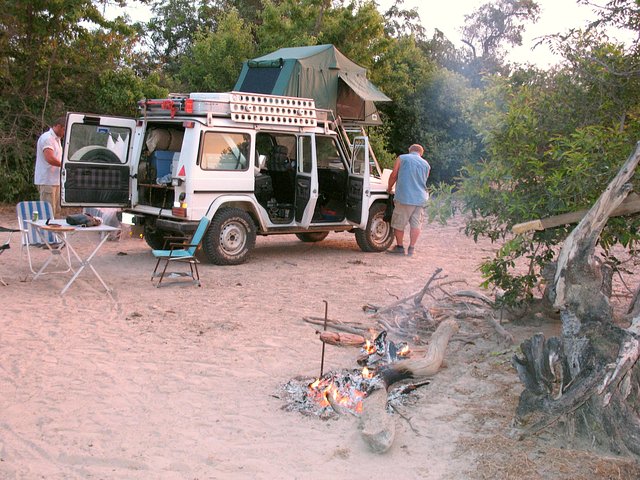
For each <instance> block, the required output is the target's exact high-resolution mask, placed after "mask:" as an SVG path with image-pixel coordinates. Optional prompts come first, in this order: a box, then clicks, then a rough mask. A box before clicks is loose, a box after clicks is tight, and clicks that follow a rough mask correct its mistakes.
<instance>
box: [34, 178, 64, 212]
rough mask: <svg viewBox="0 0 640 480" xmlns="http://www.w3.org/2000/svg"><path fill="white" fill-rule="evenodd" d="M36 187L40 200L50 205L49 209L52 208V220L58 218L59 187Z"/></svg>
mask: <svg viewBox="0 0 640 480" xmlns="http://www.w3.org/2000/svg"><path fill="white" fill-rule="evenodd" d="M36 186H37V187H38V193H39V194H40V200H42V201H43V202H49V203H50V204H51V207H52V208H53V218H60V185H36ZM43 220H44V219H43Z"/></svg>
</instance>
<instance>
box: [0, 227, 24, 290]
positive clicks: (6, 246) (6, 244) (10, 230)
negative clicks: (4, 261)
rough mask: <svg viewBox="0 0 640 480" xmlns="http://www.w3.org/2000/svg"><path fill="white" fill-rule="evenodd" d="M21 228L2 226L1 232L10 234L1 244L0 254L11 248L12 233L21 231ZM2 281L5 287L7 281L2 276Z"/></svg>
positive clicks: (0, 279)
mask: <svg viewBox="0 0 640 480" xmlns="http://www.w3.org/2000/svg"><path fill="white" fill-rule="evenodd" d="M19 231H20V230H16V229H15V228H6V227H0V232H2V233H8V234H9V236H8V237H7V238H6V240H5V242H4V243H3V244H2V245H0V255H2V254H3V253H4V252H5V250H9V248H11V245H10V243H9V242H11V234H12V233H13V232H19ZM0 283H1V284H2V285H4V286H5V287H6V286H7V282H5V281H4V280H3V279H2V277H0Z"/></svg>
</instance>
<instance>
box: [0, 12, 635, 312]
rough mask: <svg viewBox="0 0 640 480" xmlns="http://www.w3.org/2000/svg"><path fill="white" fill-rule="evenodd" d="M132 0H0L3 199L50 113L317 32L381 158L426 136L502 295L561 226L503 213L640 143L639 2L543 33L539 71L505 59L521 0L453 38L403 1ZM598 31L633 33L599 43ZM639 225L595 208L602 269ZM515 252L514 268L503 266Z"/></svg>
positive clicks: (571, 198) (511, 294)
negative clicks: (552, 58)
mask: <svg viewBox="0 0 640 480" xmlns="http://www.w3.org/2000/svg"><path fill="white" fill-rule="evenodd" d="M140 3H143V4H146V5H147V6H148V7H149V8H150V11H151V12H152V13H151V16H150V18H149V19H148V21H146V22H133V21H132V20H131V19H130V18H129V17H128V16H126V15H122V16H117V17H116V18H113V19H108V18H106V17H105V15H104V12H105V11H106V9H107V8H109V9H110V10H111V11H113V9H114V8H115V9H118V8H123V7H125V6H126V5H127V1H126V0H18V1H15V0H0V6H1V8H0V61H1V64H0V108H1V109H2V115H0V184H1V185H2V188H1V189H0V202H4V203H15V202H16V201H19V200H22V199H25V198H31V197H34V196H35V189H34V186H33V184H32V183H33V164H34V158H35V142H36V140H37V138H38V136H39V135H40V134H41V133H42V132H43V131H44V130H45V129H46V128H47V126H48V125H49V124H50V122H51V121H52V120H53V119H54V118H56V117H57V116H59V115H64V114H65V113H66V112H68V111H77V112H92V113H100V114H113V115H122V116H135V114H136V102H137V101H138V100H140V99H142V98H162V97H165V96H167V94H168V93H169V92H191V91H229V90H231V89H232V88H233V86H234V84H235V81H236V79H237V78H238V75H239V72H240V69H241V66H242V62H243V61H244V60H246V59H249V58H254V57H257V56H259V55H262V54H266V53H269V52H272V51H274V50H276V49H278V48H282V47H293V46H301V45H316V44H328V43H330V44H334V45H335V46H336V47H337V48H338V49H339V50H340V51H341V52H342V53H344V54H345V55H346V56H347V57H348V58H350V59H352V60H353V61H355V62H356V63H358V64H360V65H361V66H363V67H365V68H367V69H368V73H369V78H370V79H371V81H372V82H373V83H374V84H375V85H376V86H378V87H379V88H380V89H381V90H382V91H383V92H384V93H385V94H386V95H387V96H389V97H390V98H391V99H392V102H390V103H387V104H379V105H378V107H379V109H380V111H381V114H382V117H383V122H384V124H383V126H382V127H376V128H371V130H370V131H369V134H370V137H371V139H372V144H373V146H374V150H375V152H376V155H377V157H378V160H379V162H380V163H381V166H383V167H387V168H388V167H390V166H391V165H392V162H393V160H394V158H395V156H396V155H397V154H398V153H402V152H404V151H405V150H406V147H407V145H410V144H411V143H421V144H423V145H425V146H426V156H427V158H428V160H429V162H430V163H431V166H432V175H431V179H430V183H431V187H430V188H431V189H432V198H433V199H434V200H433V201H432V202H431V204H430V206H429V213H430V217H431V219H432V220H434V219H439V220H441V221H445V220H446V218H447V217H448V216H449V215H451V214H452V213H453V212H454V211H455V210H456V209H458V208H459V209H462V210H463V211H465V212H467V213H468V217H467V218H468V221H467V223H466V228H465V230H466V233H467V234H469V235H472V236H473V237H474V238H478V237H481V236H484V237H489V238H490V239H491V240H493V241H498V240H499V241H501V242H503V244H502V248H501V249H500V250H499V251H498V253H497V254H496V257H495V258H493V259H489V260H487V261H485V263H484V264H483V265H482V267H481V268H482V272H483V275H484V277H485V278H486V280H487V284H493V285H495V286H498V287H500V288H501V289H503V290H504V291H505V295H504V297H503V300H504V301H505V302H508V303H515V302H519V301H521V300H523V299H527V298H529V297H530V296H531V292H532V289H533V286H534V285H535V284H536V282H537V281H538V276H539V275H540V271H541V268H542V267H543V266H544V265H545V264H546V263H548V262H549V261H550V260H551V259H552V258H553V256H554V254H555V252H556V251H557V249H556V246H557V245H558V243H559V242H561V241H562V240H563V239H564V238H565V237H566V235H567V232H568V228H569V227H559V228H556V229H552V230H546V231H542V232H535V233H534V234H527V235H518V236H512V235H510V228H511V226H513V224H515V223H518V222H522V221H525V220H529V219H532V218H540V217H543V216H548V215H553V214H560V213H565V212H569V211H574V210H578V209H582V208H586V207H588V206H590V205H591V204H592V203H593V201H594V200H595V199H596V198H597V197H598V196H599V194H600V193H601V192H602V190H603V189H604V188H605V186H606V185H607V183H608V182H609V181H610V180H611V178H612V177H613V176H614V175H615V174H616V172H617V170H618V168H619V166H620V165H621V164H622V163H623V162H624V160H625V159H626V157H627V156H628V155H629V154H630V153H631V152H632V150H633V147H634V144H635V142H637V141H638V139H640V56H639V54H638V45H639V43H638V41H637V39H638V34H639V33H640V2H639V1H638V0H609V1H606V2H603V3H602V4H601V5H600V6H599V7H595V6H594V9H595V10H596V13H597V17H596V20H594V21H593V22H591V23H589V24H588V25H584V28H581V29H572V30H569V31H564V32H558V33H557V34H556V35H551V36H548V37H546V38H544V39H541V41H542V42H545V43H547V44H548V46H549V47H550V48H551V49H552V51H553V52H554V53H556V54H557V55H559V57H560V58H562V61H561V62H560V63H559V64H558V65H556V66H554V67H552V68H549V69H540V68H538V67H535V66H533V65H520V64H512V63H509V62H508V61H506V60H505V53H506V52H507V51H508V49H509V48H510V47H512V46H514V45H519V44H521V42H522V33H523V32H524V29H525V28H526V27H527V25H531V24H532V23H534V22H535V21H536V20H537V19H538V16H539V13H540V7H539V5H538V3H537V2H535V1H534V0H499V1H497V2H496V1H494V2H487V3H486V4H484V5H482V6H480V7H479V8H478V9H477V10H475V11H473V12H470V13H469V15H467V16H466V17H465V24H464V26H463V28H462V29H461V40H462V45H463V46H462V47H456V46H455V45H454V43H453V42H452V41H450V40H449V39H448V38H446V37H445V35H444V34H442V33H441V32H440V31H438V30H436V32H435V33H434V34H433V35H432V36H431V37H428V36H427V35H426V32H425V30H424V29H423V27H422V26H421V22H420V18H419V16H418V14H417V12H416V10H412V9H405V8H403V4H402V2H401V1H398V2H396V3H394V4H392V6H391V7H388V8H385V9H384V10H382V9H381V6H380V5H379V4H378V3H376V2H374V1H364V0H354V1H345V0H333V1H331V0H302V1H293V0H282V1H280V0H232V1H225V0H140ZM577 3H584V4H590V2H589V0H577ZM116 11H117V10H116ZM123 11H124V10H123ZM611 27H616V28H622V29H625V30H627V31H630V32H631V33H632V34H634V38H636V40H635V41H632V42H630V43H627V44H625V45H623V44H620V43H617V42H615V41H613V40H612V39H610V38H609V37H608V36H607V34H606V31H607V28H611ZM639 225H640V223H639V221H638V219H637V218H636V217H625V218H624V219H620V218H618V219H611V220H610V221H609V224H608V226H607V228H606V229H605V231H604V232H603V235H602V237H601V245H602V246H603V247H604V250H605V254H606V257H607V258H606V260H607V261H609V262H610V263H611V264H612V266H613V267H614V268H622V267H621V266H620V265H618V264H617V263H616V258H615V257H614V256H613V254H612V253H611V251H612V247H614V246H616V245H622V246H623V247H624V248H626V249H627V250H631V251H635V247H636V244H637V241H638V238H639V237H638V226H639ZM518 259H526V261H527V262H528V263H529V269H527V270H526V273H525V274H522V273H520V274H516V273H514V272H513V271H512V269H513V266H514V264H515V262H516V261H517V260H518Z"/></svg>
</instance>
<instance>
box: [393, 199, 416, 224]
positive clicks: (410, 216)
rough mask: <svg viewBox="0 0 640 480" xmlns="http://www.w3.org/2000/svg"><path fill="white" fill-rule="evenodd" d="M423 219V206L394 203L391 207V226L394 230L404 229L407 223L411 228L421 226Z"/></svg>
mask: <svg viewBox="0 0 640 480" xmlns="http://www.w3.org/2000/svg"><path fill="white" fill-rule="evenodd" d="M423 221H424V207H418V206H416V205H404V204H402V203H397V202H396V204H395V207H394V208H393V216H392V217H391V226H392V227H393V228H395V229H396V230H404V227H406V226H407V223H408V224H409V225H410V226H411V228H422V222H423Z"/></svg>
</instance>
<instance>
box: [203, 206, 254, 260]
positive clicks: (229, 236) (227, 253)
mask: <svg viewBox="0 0 640 480" xmlns="http://www.w3.org/2000/svg"><path fill="white" fill-rule="evenodd" d="M255 244H256V227H255V224H254V223H253V219H252V218H251V216H250V215H249V214H248V213H247V212H245V211H244V210H241V209H239V208H222V209H220V210H219V211H218V213H216V214H215V215H214V217H213V220H211V225H210V226H209V229H208V230H207V233H206V235H205V237H204V239H203V242H202V247H203V250H204V253H205V255H206V256H207V260H209V261H210V262H211V263H213V264H215V265H239V264H241V263H244V262H245V261H246V260H247V258H248V256H249V253H250V252H251V250H253V247H254V246H255Z"/></svg>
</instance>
